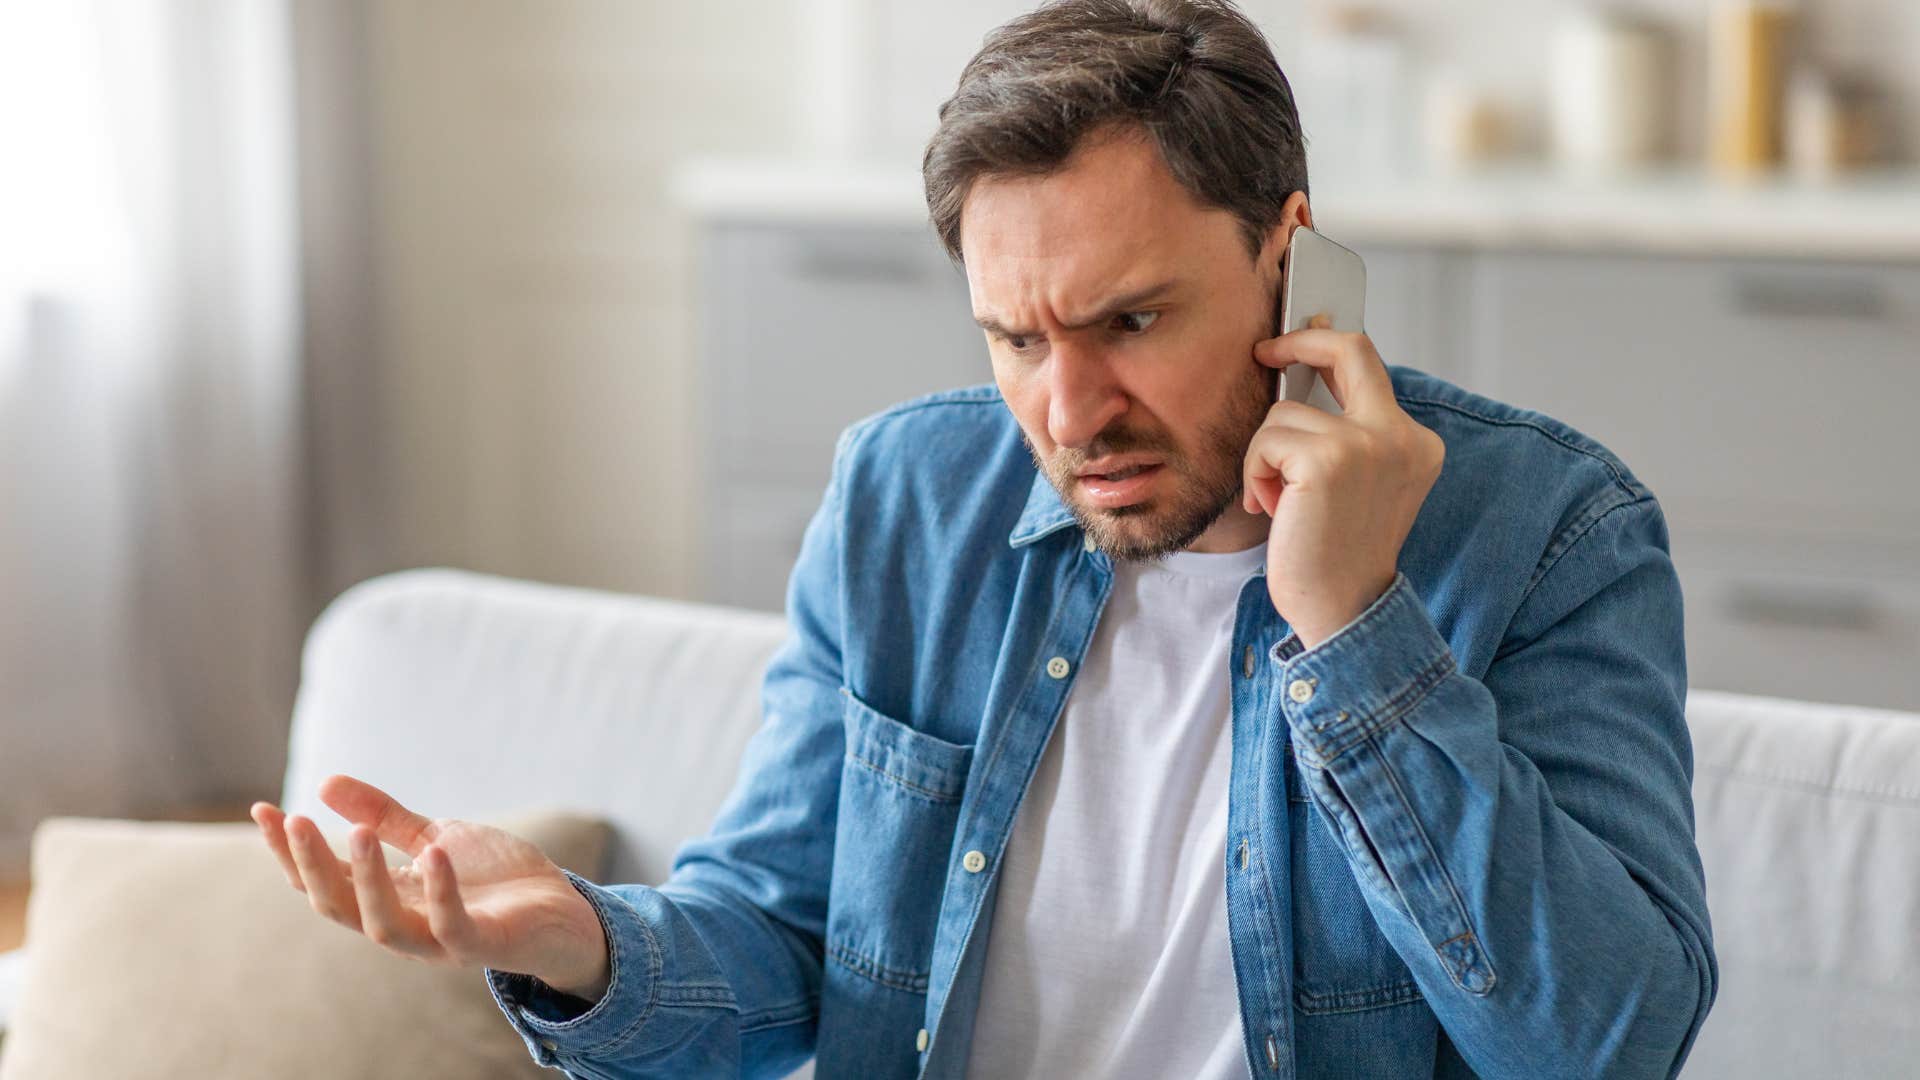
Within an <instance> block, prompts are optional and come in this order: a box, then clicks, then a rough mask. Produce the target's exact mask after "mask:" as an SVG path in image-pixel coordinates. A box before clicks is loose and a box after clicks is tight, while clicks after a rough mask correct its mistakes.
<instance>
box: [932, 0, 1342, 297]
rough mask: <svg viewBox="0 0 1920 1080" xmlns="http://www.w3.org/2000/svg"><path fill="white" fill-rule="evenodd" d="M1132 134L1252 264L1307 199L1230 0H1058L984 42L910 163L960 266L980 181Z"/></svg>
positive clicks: (1274, 73)
mask: <svg viewBox="0 0 1920 1080" xmlns="http://www.w3.org/2000/svg"><path fill="white" fill-rule="evenodd" d="M1115 124H1121V125H1138V126H1139V127H1140V128H1143V129H1144V130H1145V131H1146V132H1147V133H1148V134H1149V135H1150V136H1151V137H1152V139H1153V140H1154V142H1155V143H1156V144H1157V145H1158V146H1159V149H1160V155H1161V157H1162V158H1163V159H1165V161H1166V163H1167V167H1168V169H1169V170H1170V171H1171V172H1172V173H1173V176H1174V178H1175V179H1176V180H1178V181H1179V182H1180V184H1181V186H1183V187H1185V188H1186V189H1187V190H1188V191H1189V192H1191V193H1192V194H1193V196H1194V198H1196V199H1198V200H1199V201H1200V202H1201V203H1202V204H1204V205H1208V206H1215V207H1219V208H1220V209H1223V210H1227V211H1230V212H1231V213H1233V214H1234V216H1235V217H1237V218H1239V219H1240V225H1241V233H1242V236H1243V238H1244V239H1245V240H1246V242H1247V247H1248V253H1249V254H1250V255H1254V256H1257V255H1258V254H1259V253H1260V244H1261V241H1262V240H1263V239H1265V236H1266V234H1267V232H1268V231H1269V230H1271V229H1272V228H1273V226H1274V225H1276V224H1278V223H1279V221H1280V211H1281V207H1282V206H1284V205H1285V204H1286V201H1287V196H1288V195H1290V194H1292V193H1293V192H1295V191H1301V192H1304V191H1306V190H1307V154H1306V144H1305V139H1304V138H1303V137H1302V135H1301V133H1300V117H1299V115H1298V114H1297V113H1296V112H1295V111H1294V105H1293V90H1292V88H1291V87H1290V86H1288V85H1287V77H1286V75H1285V74H1284V73H1283V72H1281V70H1280V65H1279V64H1278V63H1277V62H1275V60H1274V58H1273V51H1272V50H1271V49H1270V48H1268V47H1267V40H1266V38H1265V37H1263V36H1261V34H1260V31H1259V29H1258V28H1257V27H1255V26H1254V25H1253V23H1252V22H1250V21H1248V19H1247V17H1246V16H1245V15H1242V14H1241V13H1240V11H1239V9H1237V8H1236V7H1234V5H1233V4H1232V3H1231V2H1230V0H1055V2H1053V3H1049V4H1046V5H1044V6H1042V7H1040V8H1039V9H1037V10H1035V11H1032V12H1030V13H1028V14H1026V15H1022V16H1020V17H1019V18H1016V19H1014V20H1012V21H1011V22H1008V23H1007V24H1005V25H1004V26H1001V27H1000V28H998V29H996V30H994V31H993V32H992V33H990V34H988V35H987V37H986V40H985V42H984V43H982V45H981V47H980V51H979V52H978V53H976V54H974V57H973V59H972V60H970V61H968V62H967V66H966V68H965V70H963V71H962V72H961V73H960V85H959V86H958V88H956V89H955V90H954V92H953V96H952V97H950V98H948V99H947V101H946V103H945V104H943V105H941V106H940V126H939V128H938V130H936V131H935V132H934V134H933V138H932V139H931V140H930V141H929V142H928V143H927V152H926V156H925V158H924V159H922V161H921V176H922V178H923V179H924V180H925V182H926V189H927V212H928V214H929V216H930V217H931V218H932V220H933V228H934V231H935V232H937V233H938V234H939V235H940V242H941V243H942V244H943V245H945V246H946V249H947V254H948V255H949V256H950V257H951V258H952V259H953V260H954V261H955V262H959V261H960V258H961V256H960V211H961V208H962V207H963V206H964V205H965V203H966V199H967V192H968V191H969V190H970V189H971V188H972V187H973V183H974V181H975V180H977V179H979V178H980V177H982V176H996V175H998V176H1033V175H1045V174H1047V173H1050V172H1053V171H1054V170H1056V169H1058V168H1059V167H1060V166H1061V165H1062V164H1063V163H1064V162H1065V161H1066V159H1067V158H1068V157H1069V156H1070V155H1071V154H1072V153H1073V151H1074V148H1075V147H1076V146H1078V145H1079V144H1080V142H1081V141H1082V140H1083V139H1084V138H1085V137H1086V136H1087V135H1088V134H1090V133H1092V132H1094V131H1097V130H1102V129H1105V128H1108V127H1109V126H1112V125H1115Z"/></svg>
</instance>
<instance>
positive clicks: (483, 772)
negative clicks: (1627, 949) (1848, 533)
mask: <svg viewBox="0 0 1920 1080" xmlns="http://www.w3.org/2000/svg"><path fill="white" fill-rule="evenodd" d="M784 633H785V623H784V620H782V619H781V618H779V617H778V616H773V615H766V614H760V613H754V612H745V611H737V610H733V609H728V608H717V607H712V606H707V605H700V604H689V603H683V602H678V601H670V600H659V599H650V598H644V597H634V596H621V595H615V594H611V593H605V592H597V591H590V590H581V589H568V588H560V587H556V586H551V585H538V584H533V583H530V582H524V581H515V580H510V579H505V578H498V577H490V576H486V575H482V574H474V573H468V572H464V571H454V570H414V571H406V572H403V573H399V574H393V575H388V576H386V577H382V578H376V579H373V580H371V581H368V582H366V583H363V584H361V585H358V586H356V587H354V588H353V589H350V590H348V591H347V592H346V593H344V594H342V595H341V596H340V597H339V598H338V599H337V600H336V601H335V602H334V603H333V604H332V605H331V606H330V607H329V608H328V609H327V611H326V613H325V614H324V615H323V616H322V617H321V618H320V620H319V621H318V622H317V623H316V624H315V626H314V628H313V631H312V633H311V634H310V635H309V637H308V641H307V647H306V654H305V661H304V668H303V673H302V680H301V686H300V696H299V702H298V705H297V707H296V710H295V716H294V730H293V737H292V745H291V748H290V758H289V764H288V768H287V780H286V791H285V795H284V800H285V805H286V806H287V807H289V808H290V809H291V810H292V811H293V812H296V813H305V814H310V815H313V816H314V817H315V818H316V820H320V821H322V822H329V821H334V820H336V819H335V818H334V817H333V815H332V811H330V810H327V809H326V808H325V807H324V806H323V805H321V804H320V802H319V800H318V797H317V795H316V794H315V792H316V789H317V787H318V785H319V782H320V780H321V779H322V778H324V777H325V776H326V775H328V774H329V773H333V772H349V773H353V774H354V775H357V776H360V777H362V778H364V779H366V780H368V781H371V782H372V783H375V784H378V785H381V786H383V787H385V788H387V790H389V791H390V792H392V793H393V794H394V795H395V797H397V798H399V799H400V800H401V801H402V802H405V803H407V804H408V805H409V806H411V807H412V808H414V809H416V810H418V811H420V812H421V813H424V814H428V815H433V816H448V817H464V818H487V817H490V816H496V815H500V814H505V813H510V812H512V811H514V810H517V809H523V808H531V807H536V806H556V807H567V808H572V809H578V810H584V811H588V812H592V813H597V814H600V815H602V816H604V817H606V818H608V819H609V820H611V821H612V822H613V823H614V825H615V826H616V827H617V829H618V833H619V835H618V837H617V839H616V853H615V855H614V857H613V863H612V866H611V867H610V868H609V871H608V880H611V881H642V882H658V881H660V880H662V879H664V878H665V877H666V875H667V870H668V866H669V864H670V862H671V860H672V856H673V852H674V851H675V849H676V848H677V847H678V846H679V844H680V843H681V842H682V841H683V840H685V839H687V838H689V837H692V836H695V835H698V834H699V833H701V832H704V831H705V830H706V828H707V826H708V824H709V823H710V822H711V821H712V818H713V815H714V813H715V812H716V811H717V810H718V809H719V806H720V803H721V801H722V800H723V799H724V797H725V796H726V793H727V792H728V791H729V790H730V789H731V787H732V785H733V780H734V776H735V772H736V770H737V764H738V760H739V757H740V754H741V751H742V749H743V748H744V746H745V744H746V741H747V739H748V738H749V737H750V736H751V735H752V734H753V732H754V730H755V729H756V728H757V727H758V726H759V723H760V681H761V676H762V674H763V672H764V670H765V666H766V662H767V660H768V658H769V657H770V656H771V655H772V654H773V651H774V650H775V648H777V647H778V645H779V644H780V641H781V639H782V637H783V635H784ZM1687 708H1688V716H1687V719H1688V724H1689V726H1690V728H1691V729H1692V733H1693V743H1694V761H1695V777H1694V801H1695V815H1696V821H1697V826H1698V841H1699V844H1700V849H1701V857H1702V860H1703V862H1704V864H1705V867H1706V875H1707V889H1708V903H1709V911H1710V917H1711V919H1712V921H1713V929H1714V942H1715V951H1716V955H1717V958H1718V960H1719V964H1720V974H1721V982H1720V990H1719V996H1718V999H1717V1000H1716V1002H1715V1005H1714V1009H1713V1012H1712V1014H1711V1015H1710V1016H1709V1017H1708V1020H1707V1024H1706V1026H1705V1028H1704V1029H1703V1030H1702V1032H1701V1035H1700V1038H1699V1041H1698V1042H1697V1043H1696V1045H1695V1047H1694V1051H1693V1054H1692V1056H1691V1058H1690V1059H1689V1061H1688V1065H1687V1068H1686V1070H1685V1071H1684V1076H1685V1077H1686V1078H1687V1080H1719V1078H1727V1080H1732V1078H1735V1077H1739V1078H1742V1080H1744V1078H1748V1077H1760V1076H1823V1077H1842V1076H1844V1077H1910V1076H1913V1075H1915V1074H1916V1072H1917V1071H1920V716H1915V715H1912V714H1907V713H1898V712H1891V711H1887V710H1878V709H1862V708H1853V707H1847V706H1836V705H1817V704H1811V703H1806V702H1795V701H1784V700H1777V699H1770V698H1758V697H1749V696H1744V695H1738V694H1728V693H1719V692H1714V691H1708V690H1694V691H1692V692H1691V693H1690V695H1689V699H1688V707H1687Z"/></svg>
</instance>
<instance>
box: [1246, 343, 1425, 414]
mask: <svg viewBox="0 0 1920 1080" xmlns="http://www.w3.org/2000/svg"><path fill="white" fill-rule="evenodd" d="M1253 356H1254V359H1256V360H1258V361H1260V362H1261V363H1263V364H1266V365H1267V366H1269V367H1277V368H1284V367H1286V366H1288V365H1289V364H1306V365H1307V366H1308V367H1311V368H1314V369H1315V370H1317V371H1319V372H1320V376H1321V378H1322V379H1324V380H1325V381H1326V384H1327V389H1328V390H1329V391H1330V392H1332V394H1333V400H1334V401H1336V402H1338V403H1339V405H1340V411H1341V412H1343V413H1352V412H1356V411H1358V412H1360V413H1361V414H1362V415H1366V414H1368V413H1372V412H1377V411H1379V410H1380V409H1382V408H1383V407H1385V406H1388V405H1397V404H1398V403H1397V402H1396V400H1395V398H1394V396H1393V377H1392V375H1390V374H1389V373H1388V372H1387V366H1386V364H1385V363H1384V362H1382V361H1381V359H1380V354H1379V353H1378V352H1377V351H1375V350H1374V348H1373V343H1372V341H1370V340H1369V339H1368V338H1367V336H1366V335H1365V334H1343V333H1341V332H1339V331H1337V330H1328V329H1324V328H1311V329H1305V330H1295V331H1293V332H1292V333H1290V334H1282V335H1280V336H1279V337H1277V338H1268V339H1267V340H1265V341H1260V342H1256V343H1255V344H1254V346H1253Z"/></svg>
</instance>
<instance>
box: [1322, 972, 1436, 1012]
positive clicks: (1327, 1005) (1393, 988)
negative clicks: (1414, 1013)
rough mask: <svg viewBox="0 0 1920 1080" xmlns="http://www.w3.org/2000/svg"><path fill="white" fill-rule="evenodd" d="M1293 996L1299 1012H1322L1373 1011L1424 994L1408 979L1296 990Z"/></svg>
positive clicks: (1417, 999)
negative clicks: (1319, 990) (1321, 991)
mask: <svg viewBox="0 0 1920 1080" xmlns="http://www.w3.org/2000/svg"><path fill="white" fill-rule="evenodd" d="M1293 997H1294V1003H1295V1004H1296V1005H1298V1006H1299V1007H1300V1011H1301V1012H1304V1013H1313V1014H1321V1015H1324V1014H1329V1013H1356V1012H1372V1011H1373V1010H1375V1009H1390V1008H1393V1007H1394V1006H1396V1005H1407V1004H1411V1003H1413V1002H1417V1001H1421V1000H1423V999H1424V995H1423V994H1422V993H1421V992H1420V984H1419V983H1417V982H1413V981H1411V980H1409V981H1406V982H1397V983H1389V984H1387V985H1385V986H1373V987H1368V988H1366V989H1364V990H1338V991H1334V992H1332V993H1326V994H1317V993H1314V992H1313V991H1311V990H1295V991H1294V995H1293Z"/></svg>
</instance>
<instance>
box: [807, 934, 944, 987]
mask: <svg viewBox="0 0 1920 1080" xmlns="http://www.w3.org/2000/svg"><path fill="white" fill-rule="evenodd" d="M827 956H828V957H830V958H831V959H833V960H835V961H837V962H838V963H839V964H840V966H841V967H843V968H846V969H847V970H848V971H851V972H853V973H854V974H856V975H860V976H863V977H865V978H867V979H871V980H872V981H874V982H877V983H879V984H880V985H882V986H887V987H891V988H893V989H895V990H905V991H907V992H909V993H915V994H923V993H925V992H926V990H927V981H928V978H927V977H928V974H929V973H928V972H924V971H903V970H901V969H899V968H892V967H888V966H887V965H885V964H882V963H881V962H880V961H878V960H875V959H873V958H872V957H869V956H866V955H863V954H861V953H858V952H855V951H854V950H853V949H851V948H849V947H848V946H846V945H843V944H841V943H840V942H837V941H836V942H830V943H828V945H827Z"/></svg>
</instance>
